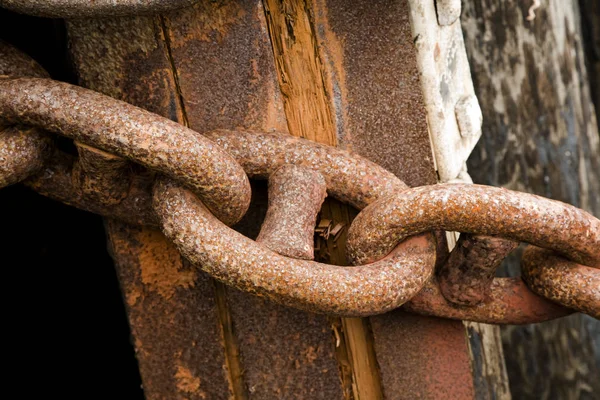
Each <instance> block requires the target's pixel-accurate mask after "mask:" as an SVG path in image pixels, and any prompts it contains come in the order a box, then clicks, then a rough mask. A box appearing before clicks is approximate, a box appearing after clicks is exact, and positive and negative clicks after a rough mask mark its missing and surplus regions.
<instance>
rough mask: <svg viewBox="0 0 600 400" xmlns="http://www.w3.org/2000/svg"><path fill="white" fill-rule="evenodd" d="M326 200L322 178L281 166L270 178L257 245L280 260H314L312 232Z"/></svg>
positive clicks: (292, 167)
mask: <svg viewBox="0 0 600 400" xmlns="http://www.w3.org/2000/svg"><path fill="white" fill-rule="evenodd" d="M326 196H327V186H326V185H325V179H323V177H322V176H321V174H319V173H318V172H316V171H313V170H310V169H307V168H302V167H298V166H295V165H284V166H282V167H281V168H279V169H278V170H276V171H275V172H274V173H273V174H271V176H269V207H268V209H267V214H266V216H265V220H264V222H263V224H262V226H261V228H260V233H259V234H258V237H257V238H256V242H257V243H260V244H262V245H263V246H265V247H266V248H268V249H270V250H273V251H274V252H276V253H279V254H281V255H283V256H287V257H292V258H299V259H303V260H312V259H314V229H315V225H316V222H317V216H318V214H319V210H321V205H322V204H323V200H325V197H326Z"/></svg>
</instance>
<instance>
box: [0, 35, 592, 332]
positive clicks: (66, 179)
mask: <svg viewBox="0 0 600 400" xmlns="http://www.w3.org/2000/svg"><path fill="white" fill-rule="evenodd" d="M0 51H3V52H4V53H5V54H7V53H9V52H11V51H12V52H13V53H14V54H19V56H18V57H13V59H14V60H15V61H14V63H13V64H11V65H12V67H11V66H7V65H5V64H0V67H1V68H2V69H1V70H0V74H1V75H3V76H4V79H1V80H0V122H1V123H2V124H4V125H5V126H9V125H11V124H13V125H12V126H10V127H8V128H7V129H4V130H3V131H2V132H1V133H0V157H1V158H0V160H1V161H2V163H1V164H0V165H1V166H2V170H0V184H1V185H2V186H6V185H8V184H12V183H16V182H17V181H22V180H24V183H25V184H27V185H29V186H30V187H32V188H33V189H34V190H37V191H38V192H40V193H42V194H44V195H47V196H50V197H53V198H56V199H59V200H60V201H63V202H65V203H68V204H72V205H74V206H76V207H80V208H83V209H86V210H88V211H92V212H96V213H99V214H102V215H104V216H110V217H116V218H121V219H124V220H126V221H128V222H132V223H137V224H144V225H152V226H160V227H161V228H162V230H163V232H164V233H165V235H166V236H167V237H168V238H169V239H170V240H171V241H173V243H174V244H175V245H176V246H177V248H178V249H179V251H180V252H181V253H182V254H183V255H184V256H185V257H187V258H188V259H189V260H190V261H192V262H193V263H194V264H195V265H197V266H198V268H201V269H202V270H204V271H206V272H208V273H209V274H210V275H212V276H213V277H214V278H216V279H218V280H220V281H222V282H225V283H226V284H228V285H232V286H235V287H237V288H238V289H241V290H244V291H246V292H250V293H254V294H257V295H261V296H265V297H268V298H269V299H271V300H273V301H276V302H279V303H281V304H285V305H289V306H293V307H297V308H300V309H304V310H310V311H314V312H321V313H327V314H336V315H344V316H366V315H373V314H378V313H383V312H386V311H388V310H391V309H394V308H396V307H400V306H403V307H404V308H406V309H407V310H409V311H412V312H417V313H421V314H426V315H435V316H441V317H445V318H453V319H464V320H472V321H479V322H488V323H508V324H522V323H532V322H540V321H544V320H548V319H552V318H557V317H560V316H563V315H567V314H569V313H571V312H573V310H577V311H581V312H585V313H588V314H590V315H592V316H594V317H596V318H598V317H599V316H600V293H599V291H600V269H599V267H600V221H599V220H598V219H596V218H595V217H593V216H592V215H590V214H588V213H586V212H585V211H583V210H580V209H577V208H576V207H573V206H570V205H567V204H564V203H561V202H557V201H553V200H549V199H545V198H542V197H539V196H534V195H530V194H526V193H519V192H514V191H509V190H505V189H499V188H493V187H487V186H479V185H461V184H442V185H435V186H426V187H420V188H414V189H409V188H408V187H407V186H406V185H405V184H404V183H403V182H402V181H401V180H399V179H398V178H397V177H396V176H394V175H393V174H392V173H390V172H389V171H386V170H385V169H383V168H382V167H380V166H378V165H376V164H374V163H372V162H370V161H368V160H366V159H364V158H362V157H360V156H357V155H354V154H351V153H349V152H346V151H343V150H340V149H337V148H334V147H330V146H324V145H320V144H317V143H313V142H310V141H307V140H304V139H299V138H293V137H291V136H288V135H283V134H276V133H248V132H231V131H222V130H219V131H214V132H210V133H208V134H206V135H204V136H202V135H200V134H198V133H196V132H194V131H192V130H190V129H188V128H185V127H183V126H181V125H178V124H176V123H174V122H172V121H170V120H168V119H165V118H162V117H160V116H158V115H155V114H152V113H149V112H147V111H144V110H142V109H139V108H137V107H134V106H132V105H129V104H127V103H124V102H120V101H117V100H114V99H112V98H109V97H107V96H104V95H101V94H98V93H95V92H93V91H90V90H87V89H83V88H80V87H76V86H73V85H69V84H66V83H60V82H55V81H52V80H49V79H39V78H17V76H23V75H27V74H28V73H27V72H24V71H26V70H27V68H29V71H32V69H31V68H32V67H31V66H32V65H34V64H32V63H31V62H30V61H28V62H27V63H25V64H21V65H29V67H27V68H20V69H19V68H16V67H15V65H17V64H18V62H19V61H18V60H24V59H25V58H23V56H22V54H21V53H16V52H14V51H13V50H12V49H10V48H8V47H7V46H6V45H5V44H2V45H1V46H0ZM19 57H20V58H19ZM15 71H16V72H15ZM31 74H33V73H31ZM14 124H26V125H30V126H33V127H37V128H39V129H44V130H48V131H50V132H54V133H58V134H61V135H63V136H66V137H69V138H72V139H74V140H76V144H77V147H78V151H79V153H80V155H79V158H78V159H77V158H75V157H73V156H71V155H68V154H64V153H62V152H61V151H60V150H58V149H57V148H54V147H53V146H51V144H50V142H49V141H48V136H47V135H46V134H45V133H44V132H42V131H38V130H34V128H18V127H17V125H14ZM15 132H17V133H18V134H15ZM36 135H37V136H36ZM15 137H16V138H17V139H18V142H19V143H20V145H19V152H25V153H23V154H29V155H30V156H28V157H19V154H20V153H19V152H16V151H14V148H15V146H14V145H13V144H12V143H14V142H15ZM40 143H43V145H40ZM103 152H108V153H103ZM49 153H50V154H51V155H50V156H49V157H48V154H49ZM113 154H114V155H113ZM116 156H119V157H116ZM129 161H131V162H133V163H135V164H139V165H141V166H143V167H144V168H141V167H139V166H138V167H132V168H129V164H128V163H129ZM248 177H250V178H262V179H269V181H270V185H271V189H272V190H271V191H270V195H271V198H270V209H269V213H270V217H269V218H268V219H267V222H266V223H265V224H263V227H262V231H261V235H259V238H260V239H259V242H255V241H252V240H250V239H248V238H246V237H244V236H242V235H240V234H239V233H237V232H235V231H234V230H233V229H231V228H229V227H228V226H227V225H231V224H233V223H235V222H236V221H238V220H239V219H240V218H241V217H242V216H243V215H244V213H245V212H246V209H247V207H248V204H249V199H250V187H249V184H248ZM26 178H27V179H26ZM296 178H297V179H298V181H297V182H296V181H291V180H292V179H296ZM308 188H310V190H309V189H308ZM324 188H326V190H327V194H328V195H330V196H332V197H334V198H336V199H338V200H341V201H344V202H346V203H349V204H351V205H353V206H354V207H356V208H358V209H361V210H362V211H361V212H360V213H359V215H358V217H357V218H356V220H355V221H354V222H353V223H352V225H351V226H350V229H349V241H348V254H349V256H350V258H351V260H352V262H353V263H354V264H358V265H357V266H355V267H339V266H333V265H327V264H322V263H317V262H314V261H311V260H310V258H312V253H313V251H312V250H313V249H312V243H310V238H311V237H312V234H313V230H314V223H315V220H316V213H317V212H318V210H319V208H320V206H321V203H322V201H323V198H324V193H323V189H324ZM308 192H310V193H308ZM311 193H312V194H311ZM300 194H304V195H307V197H301V196H300ZM290 198H294V199H295V200H297V201H291V200H290ZM213 214H214V215H213ZM277 221H281V224H280V225H279V226H277ZM292 226H293V228H287V227H292ZM282 227H283V228H282ZM286 229H294V232H289V231H286ZM434 230H456V231H461V232H467V233H469V234H471V235H470V236H465V237H464V238H463V239H462V240H461V242H459V244H458V246H457V247H456V248H455V250H454V251H453V253H452V254H451V255H450V257H449V258H448V259H447V260H445V259H442V257H441V255H442V254H438V253H437V251H436V248H437V243H436V239H435V238H436V235H434V234H432V231H434ZM481 235H485V236H481ZM286 236H289V237H291V238H298V239H297V240H296V239H294V240H289V241H287V242H286V240H285V237H286ZM438 236H439V235H438ZM513 241H524V242H527V243H531V244H533V245H535V246H541V247H543V248H544V249H539V248H537V247H533V246H530V247H529V248H528V250H527V251H526V252H525V256H524V258H523V278H524V280H522V279H521V278H494V277H493V275H494V272H495V268H496V267H497V265H498V264H499V262H500V261H501V260H502V259H503V258H504V257H505V256H506V255H507V254H508V253H509V252H510V251H511V250H512V249H513V248H514V247H515V246H516V244H515V243H513ZM307 246H308V248H307ZM290 255H292V256H293V257H291V256H290ZM294 257H295V258H294ZM436 271H437V273H436ZM548 299H549V300H548ZM563 305H564V306H563Z"/></svg>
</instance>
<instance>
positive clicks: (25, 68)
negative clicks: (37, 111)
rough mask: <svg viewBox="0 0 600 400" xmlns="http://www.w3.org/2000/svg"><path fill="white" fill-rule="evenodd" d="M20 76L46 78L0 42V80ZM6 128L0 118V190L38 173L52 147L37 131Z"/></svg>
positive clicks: (34, 64) (25, 57) (35, 65)
mask: <svg viewBox="0 0 600 400" xmlns="http://www.w3.org/2000/svg"><path fill="white" fill-rule="evenodd" d="M21 76H31V77H41V78H46V77H48V76H49V75H48V73H47V72H46V71H45V70H44V69H43V68H42V67H41V66H40V65H39V64H38V63H37V62H35V61H34V60H33V59H32V58H31V57H29V56H28V55H26V54H25V53H22V52H20V51H19V50H17V49H15V48H14V47H12V46H11V45H9V44H8V43H6V42H3V41H1V40H0V79H1V78H5V79H6V78H11V77H21ZM6 125H7V122H6V121H3V118H2V115H0V188H3V187H5V186H8V185H12V184H15V183H17V182H20V181H22V180H23V179H25V178H27V177H28V176H30V175H32V174H33V173H35V172H37V171H39V170H40V169H41V168H42V166H43V164H44V161H45V159H46V157H47V156H48V153H49V148H50V146H51V144H52V143H51V140H50V138H49V137H48V135H47V134H46V133H45V132H43V131H42V130H41V129H38V128H31V127H24V126H20V125H17V126H12V127H6ZM3 128H4V129H3Z"/></svg>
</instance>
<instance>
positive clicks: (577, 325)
mask: <svg viewBox="0 0 600 400" xmlns="http://www.w3.org/2000/svg"><path fill="white" fill-rule="evenodd" d="M530 6H531V4H530V3H529V2H522V1H514V0H513V1H497V0H484V1H467V2H463V14H462V18H461V20H462V25H463V31H464V34H465V42H466V46H467V53H468V56H469V61H470V64H471V72H472V75H473V80H474V83H475V89H476V92H477V95H478V97H479V101H480V104H481V107H482V111H483V116H484V126H483V137H482V138H481V141H480V143H479V144H478V146H477V147H476V148H475V150H474V152H473V154H472V156H471V158H470V160H469V163H468V167H469V172H470V174H471V176H472V177H473V180H474V181H475V182H476V183H484V184H490V185H494V186H504V187H507V188H510V189H516V190H521V191H527V192H532V193H536V194H540V195H544V196H546V197H550V198H554V199H558V200H561V201H565V202H568V203H571V204H574V205H576V206H578V207H582V208H584V209H586V210H588V211H590V212H591V213H592V214H595V215H600V196H598V195H597V193H599V192H600V145H599V136H598V128H597V124H596V118H595V114H594V108H593V104H592V101H591V97H590V90H589V87H588V80H587V73H586V68H585V62H584V54H583V48H582V42H581V27H580V16H579V9H578V7H577V5H576V4H573V3H569V4H568V5H566V4H563V3H562V2H560V1H557V0H546V1H541V7H540V8H538V9H537V10H536V11H535V15H536V16H535V19H534V20H533V21H531V22H530V21H527V20H526V16H527V14H528V9H529V7H530ZM518 269H519V268H518V261H517V260H516V257H511V258H509V261H508V262H507V263H506V264H505V272H506V273H508V274H510V275H513V274H518ZM597 325H598V322H597V321H592V320H591V319H589V318H587V317H584V316H581V315H575V316H572V317H569V318H563V319H561V320H558V321H553V322H547V323H544V324H540V325H532V326H526V327H505V328H504V329H503V331H502V337H503V342H504V353H505V356H506V362H507V368H508V374H509V381H510V387H511V392H512V394H513V396H514V397H515V398H531V399H534V398H535V399H551V398H552V399H554V398H560V399H578V398H594V396H597V394H598V393H599V392H600V372H599V369H598V365H597V364H596V363H595V361H594V348H593V342H592V339H593V337H592V335H593V334H594V333H593V332H594V330H595V331H596V334H595V335H597V332H598V328H597ZM596 357H597V356H596Z"/></svg>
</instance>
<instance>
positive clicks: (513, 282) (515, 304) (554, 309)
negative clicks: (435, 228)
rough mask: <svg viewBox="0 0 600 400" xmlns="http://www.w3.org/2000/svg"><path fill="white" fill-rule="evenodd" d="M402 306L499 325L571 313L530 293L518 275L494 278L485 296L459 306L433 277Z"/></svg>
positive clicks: (546, 319)
mask: <svg viewBox="0 0 600 400" xmlns="http://www.w3.org/2000/svg"><path fill="white" fill-rule="evenodd" d="M402 308H403V309H404V310H406V311H410V312H411V313H417V314H422V315H429V316H433V317H440V318H450V319H458V320H463V321H475V322H483V323H486V324H502V325H506V324H510V325H521V324H528V323H537V322H544V321H549V320H552V319H556V318H560V317H564V316H565V315H569V314H572V313H573V310H570V309H568V308H565V307H563V306H561V305H558V304H555V303H553V302H551V301H549V300H547V299H545V298H543V297H541V296H538V295H536V294H535V293H533V292H532V291H531V289H529V288H528V287H527V285H525V283H524V282H523V281H522V280H521V278H497V279H494V280H493V281H492V283H491V285H490V287H489V290H488V294H487V297H486V298H485V300H483V302H481V303H479V304H477V305H475V306H461V305H457V304H454V303H451V302H450V301H448V300H446V299H445V298H444V296H443V295H442V292H441V290H440V287H439V285H438V282H437V279H431V280H430V281H429V282H427V284H426V285H425V287H424V288H423V289H422V290H421V291H420V292H419V293H418V294H417V295H416V296H415V297H413V298H412V299H411V300H410V301H409V302H407V303H406V304H404V305H403V306H402Z"/></svg>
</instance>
